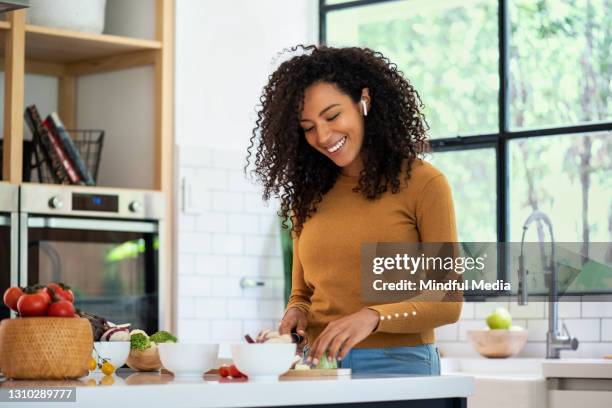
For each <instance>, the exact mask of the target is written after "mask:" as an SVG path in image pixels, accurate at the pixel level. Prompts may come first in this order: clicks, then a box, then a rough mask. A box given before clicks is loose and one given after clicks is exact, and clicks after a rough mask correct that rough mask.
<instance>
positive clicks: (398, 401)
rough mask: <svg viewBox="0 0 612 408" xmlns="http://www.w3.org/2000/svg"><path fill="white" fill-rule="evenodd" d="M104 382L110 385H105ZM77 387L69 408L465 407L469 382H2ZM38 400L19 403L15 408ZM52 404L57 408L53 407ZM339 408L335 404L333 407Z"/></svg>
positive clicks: (132, 375) (459, 378) (122, 377)
mask: <svg viewBox="0 0 612 408" xmlns="http://www.w3.org/2000/svg"><path fill="white" fill-rule="evenodd" d="M108 382H113V383H112V384H110V385H104V384H108ZM41 387H76V403H74V402H73V403H66V406H70V407H75V408H76V407H104V408H109V407H124V406H146V407H148V408H152V407H164V408H168V407H173V408H175V407H176V408H179V407H272V406H274V407H284V406H292V407H300V406H311V407H322V406H328V405H331V404H350V406H356V407H358V406H361V407H372V408H373V407H376V408H378V407H400V406H401V407H419V408H421V407H428V408H436V407H439V408H442V407H448V408H451V407H452V408H460V407H466V398H467V396H468V395H470V394H472V393H473V392H474V380H473V378H472V377H469V376H465V375H442V376H434V377H425V376H420V377H416V376H415V377H408V376H397V375H387V376H375V377H374V376H353V377H348V376H347V377H339V378H335V377H333V378H331V379H330V378H329V377H327V378H322V377H319V378H313V379H301V378H300V379H299V380H298V379H287V380H282V381H279V382H249V381H245V380H244V379H242V380H227V379H221V380H220V381H208V380H204V379H200V378H189V377H186V378H181V377H178V378H174V377H173V376H172V375H169V374H159V373H138V372H133V371H131V370H126V371H123V370H120V371H119V372H118V374H117V375H116V376H113V377H112V380H111V381H109V378H108V377H103V376H102V375H101V374H91V375H90V376H89V377H85V378H82V379H80V380H74V381H7V380H4V381H1V382H0V389H1V390H2V392H3V393H5V392H7V390H6V389H7V388H14V389H15V388H41ZM27 406H32V407H38V408H40V407H41V406H42V405H41V403H40V402H31V403H27V402H20V403H19V407H21V408H24V407H27ZM51 406H57V404H56V403H53V404H51ZM336 406H337V407H338V405H336ZM340 406H342V405H340Z"/></svg>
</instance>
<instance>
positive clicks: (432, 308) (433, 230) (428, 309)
mask: <svg viewBox="0 0 612 408" xmlns="http://www.w3.org/2000/svg"><path fill="white" fill-rule="evenodd" d="M416 221H417V229H418V231H419V235H420V240H421V242H457V229H456V225H455V210H454V206H453V199H452V194H451V189H450V186H449V184H448V181H447V180H446V177H444V175H442V174H439V175H437V176H434V177H433V178H432V179H431V180H429V181H428V182H427V184H426V185H425V186H424V187H423V190H422V191H421V194H420V198H419V200H418V201H417V206H416ZM451 295H452V296H453V297H455V298H456V299H457V300H456V301H444V302H435V301H430V302H426V301H404V302H398V303H387V304H382V305H376V306H370V307H369V308H370V309H372V310H375V311H376V312H378V313H379V315H380V320H379V324H378V327H377V328H376V330H375V332H384V333H421V332H423V331H426V330H432V329H434V328H436V327H439V326H443V325H445V324H450V323H454V322H456V321H457V320H458V319H459V315H460V313H461V307H462V295H461V293H459V292H456V293H452V294H451Z"/></svg>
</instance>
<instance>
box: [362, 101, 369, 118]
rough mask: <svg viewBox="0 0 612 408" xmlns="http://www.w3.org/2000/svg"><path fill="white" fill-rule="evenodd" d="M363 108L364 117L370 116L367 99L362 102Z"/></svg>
mask: <svg viewBox="0 0 612 408" xmlns="http://www.w3.org/2000/svg"><path fill="white" fill-rule="evenodd" d="M361 106H363V116H368V104H367V103H366V101H365V99H362V100H361Z"/></svg>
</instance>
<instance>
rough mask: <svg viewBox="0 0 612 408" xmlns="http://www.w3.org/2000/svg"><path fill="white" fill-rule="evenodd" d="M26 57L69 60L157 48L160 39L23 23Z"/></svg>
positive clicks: (56, 60)
mask: <svg viewBox="0 0 612 408" xmlns="http://www.w3.org/2000/svg"><path fill="white" fill-rule="evenodd" d="M25 34H26V41H25V48H26V58H28V59H32V60H38V61H47V62H56V63H73V62H79V61H87V60H90V59H96V58H103V57H110V56H118V55H121V54H126V53H133V52H135V51H144V50H149V51H150V50H159V49H161V47H162V44H161V42H160V41H154V40H144V39H138V38H129V37H120V36H116V35H108V34H91V33H81V32H76V31H69V30H61V29H57V28H49V27H40V26H34V25H30V24H26V27H25Z"/></svg>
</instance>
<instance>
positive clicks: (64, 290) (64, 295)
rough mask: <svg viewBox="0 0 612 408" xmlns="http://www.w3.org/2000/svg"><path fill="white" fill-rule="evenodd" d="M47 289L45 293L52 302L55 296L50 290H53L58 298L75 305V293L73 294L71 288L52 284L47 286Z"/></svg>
mask: <svg viewBox="0 0 612 408" xmlns="http://www.w3.org/2000/svg"><path fill="white" fill-rule="evenodd" d="M62 286H63V287H62ZM47 288H48V289H47ZM47 288H45V291H46V292H47V293H48V294H49V296H50V298H51V300H53V296H52V294H51V291H50V290H49V289H52V290H53V292H55V294H56V295H57V297H58V298H60V299H64V300H67V301H69V302H70V303H74V293H72V289H70V288H69V287H67V286H64V285H61V284H57V283H53V282H52V283H50V284H48V285H47Z"/></svg>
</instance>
